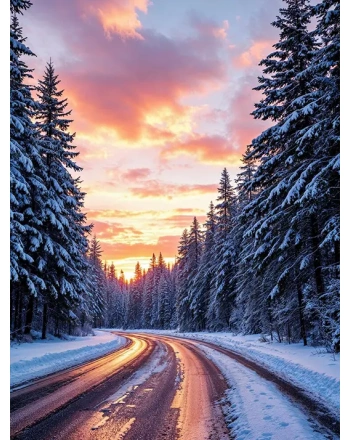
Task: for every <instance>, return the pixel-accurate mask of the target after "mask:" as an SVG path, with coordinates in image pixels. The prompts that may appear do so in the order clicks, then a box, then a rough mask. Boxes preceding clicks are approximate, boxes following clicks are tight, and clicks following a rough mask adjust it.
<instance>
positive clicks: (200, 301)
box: [190, 202, 216, 330]
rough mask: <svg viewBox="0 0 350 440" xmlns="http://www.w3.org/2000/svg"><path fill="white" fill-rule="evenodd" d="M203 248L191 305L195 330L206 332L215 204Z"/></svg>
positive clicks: (213, 256) (213, 241)
mask: <svg viewBox="0 0 350 440" xmlns="http://www.w3.org/2000/svg"><path fill="white" fill-rule="evenodd" d="M204 226H205V233H204V240H203V246H202V256H201V259H200V264H199V267H198V270H197V273H196V275H195V277H194V278H193V281H192V283H191V285H190V304H191V310H192V313H193V325H194V329H195V330H204V329H205V328H206V326H207V315H210V314H211V313H212V311H209V300H210V297H211V292H212V290H213V289H214V285H213V279H214V261H215V231H216V215H215V208H214V204H213V202H210V206H209V212H208V214H207V221H206V223H205V225H204Z"/></svg>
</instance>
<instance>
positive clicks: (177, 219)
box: [166, 215, 207, 228]
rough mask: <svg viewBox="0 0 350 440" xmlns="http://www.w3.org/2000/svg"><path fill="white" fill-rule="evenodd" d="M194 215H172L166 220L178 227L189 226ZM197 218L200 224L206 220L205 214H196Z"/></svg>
mask: <svg viewBox="0 0 350 440" xmlns="http://www.w3.org/2000/svg"><path fill="white" fill-rule="evenodd" d="M193 217H194V216H193V215H171V216H169V217H167V218H166V222H167V223H169V224H171V225H173V226H174V227H177V228H180V227H181V228H189V227H190V225H191V224H192V222H193ZM196 218H197V220H198V222H199V223H200V224H203V223H204V222H205V221H206V218H207V217H206V216H205V215H196Z"/></svg>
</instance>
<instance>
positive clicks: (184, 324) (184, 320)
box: [176, 229, 191, 331]
mask: <svg viewBox="0 0 350 440" xmlns="http://www.w3.org/2000/svg"><path fill="white" fill-rule="evenodd" d="M188 242H189V234H188V231H187V229H185V230H184V231H183V233H182V236H181V238H180V242H179V246H178V256H177V265H178V274H177V282H176V311H177V316H178V324H179V329H180V331H183V330H185V329H188V328H189V326H190V324H191V313H190V304H189V297H188V288H189V277H188V275H189V267H188Z"/></svg>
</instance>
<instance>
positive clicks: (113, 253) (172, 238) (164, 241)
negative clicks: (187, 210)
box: [101, 235, 180, 260]
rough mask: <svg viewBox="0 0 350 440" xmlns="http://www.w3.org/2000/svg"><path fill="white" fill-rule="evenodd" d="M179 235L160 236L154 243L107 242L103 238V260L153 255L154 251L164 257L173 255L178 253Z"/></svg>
mask: <svg viewBox="0 0 350 440" xmlns="http://www.w3.org/2000/svg"><path fill="white" fill-rule="evenodd" d="M179 239H180V237H179V236H178V235H166V236H162V237H159V238H158V240H157V241H155V242H154V243H132V244H130V243H125V242H124V243H122V242H121V243H107V242H103V241H102V240H101V248H102V251H103V254H102V259H103V260H105V259H106V260H122V259H126V258H139V257H146V258H147V257H151V256H152V254H153V253H155V254H156V255H159V252H162V254H163V256H164V257H173V256H175V255H176V254H177V246H178V244H179Z"/></svg>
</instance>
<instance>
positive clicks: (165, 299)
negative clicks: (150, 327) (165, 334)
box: [158, 269, 171, 329]
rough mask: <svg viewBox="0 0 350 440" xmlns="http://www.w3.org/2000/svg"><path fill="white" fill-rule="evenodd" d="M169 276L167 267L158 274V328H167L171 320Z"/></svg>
mask: <svg viewBox="0 0 350 440" xmlns="http://www.w3.org/2000/svg"><path fill="white" fill-rule="evenodd" d="M169 284H170V277H169V272H168V269H166V270H165V271H163V272H162V273H161V275H160V279H159V284H158V298H159V312H158V314H159V316H158V322H159V328H161V329H169V328H170V321H171V305H170V299H169V292H170V286H169Z"/></svg>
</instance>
